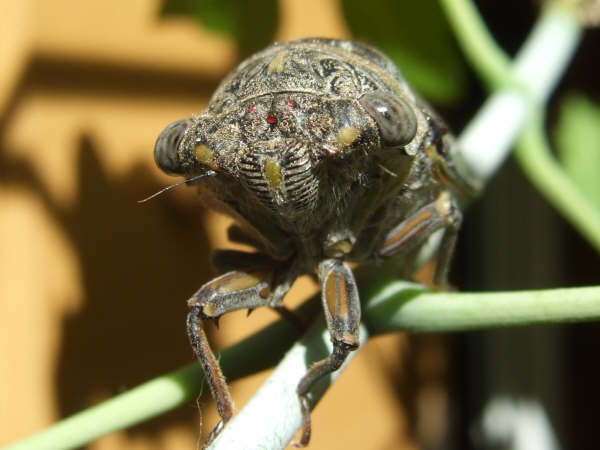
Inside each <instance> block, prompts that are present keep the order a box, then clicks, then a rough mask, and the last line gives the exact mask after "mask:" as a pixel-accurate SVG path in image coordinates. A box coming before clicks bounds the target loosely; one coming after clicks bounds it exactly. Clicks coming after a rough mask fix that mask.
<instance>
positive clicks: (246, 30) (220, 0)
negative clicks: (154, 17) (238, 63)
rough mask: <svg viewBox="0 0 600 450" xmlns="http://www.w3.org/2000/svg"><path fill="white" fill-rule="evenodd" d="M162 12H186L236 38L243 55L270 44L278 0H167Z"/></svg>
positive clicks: (205, 24) (273, 33) (167, 13)
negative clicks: (259, 0) (256, 0)
mask: <svg viewBox="0 0 600 450" xmlns="http://www.w3.org/2000/svg"><path fill="white" fill-rule="evenodd" d="M161 15H162V16H169V15H183V16H188V17H190V18H191V19H193V20H195V21H197V22H199V23H200V24H202V26H204V27H206V28H208V29H210V30H212V31H215V32H217V33H221V34H224V35H226V36H229V37H231V38H233V39H235V40H236V41H237V44H238V48H239V50H240V54H241V56H242V57H246V56H249V55H250V54H252V53H254V52H256V51H257V50H260V49H262V48H263V47H265V46H267V45H268V44H269V43H270V42H271V41H272V40H273V36H274V35H275V31H276V30H277V20H278V15H279V7H278V3H277V0H263V1H261V2H249V1H247V0H165V1H164V3H163V7H162V10H161Z"/></svg>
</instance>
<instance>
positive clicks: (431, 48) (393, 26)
mask: <svg viewBox="0 0 600 450" xmlns="http://www.w3.org/2000/svg"><path fill="white" fill-rule="evenodd" d="M342 5H343V9H344V14H345V16H346V21H347V23H348V25H349V27H350V29H351V31H352V33H353V34H354V36H355V37H356V38H357V39H360V40H362V41H365V42H367V43H370V44H372V45H374V46H375V47H378V48H379V49H380V50H382V51H383V52H384V53H385V54H387V55H388V56H389V57H390V58H391V59H392V60H393V61H394V62H395V63H396V64H397V65H398V67H399V68H400V70H401V71H402V73H403V74H404V76H405V77H406V79H407V80H408V81H409V82H410V84H411V85H412V86H414V87H415V89H417V91H419V92H420V93H421V94H422V95H424V96H425V97H427V98H428V99H429V100H432V101H435V102H437V103H446V104H449V103H454V102H456V101H458V100H459V99H460V97H461V96H462V95H463V93H464V91H465V88H466V73H467V72H466V66H465V63H464V61H463V59H462V56H461V53H460V52H459V50H458V47H457V46H456V44H455V42H454V38H453V35H452V33H451V30H450V28H449V26H448V24H447V22H446V19H445V16H444V14H443V12H442V10H441V8H440V6H439V4H438V2H437V1H435V0H422V1H420V2H407V1H398V0H375V1H364V0H343V2H342Z"/></svg>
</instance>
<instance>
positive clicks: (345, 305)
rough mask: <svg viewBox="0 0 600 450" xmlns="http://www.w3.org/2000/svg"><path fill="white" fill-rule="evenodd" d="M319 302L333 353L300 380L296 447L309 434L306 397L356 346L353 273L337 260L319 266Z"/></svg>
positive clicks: (357, 311)
mask: <svg viewBox="0 0 600 450" xmlns="http://www.w3.org/2000/svg"><path fill="white" fill-rule="evenodd" d="M319 279H320V280H321V299H322V301H323V309H324V311H325V319H326V321H327V326H328V328H329V332H330V334H331V340H332V342H333V352H332V353H331V355H329V356H328V357H327V358H325V359H323V360H321V361H319V362H317V363H315V364H313V365H312V367H311V368H310V369H309V371H308V372H307V373H306V375H304V377H302V379H301V380H300V383H298V387H297V389H296V392H297V393H298V398H299V399H300V407H301V409H302V420H303V424H302V435H301V437H300V441H299V442H297V443H294V446H296V447H305V446H306V445H307V444H308V442H309V440H310V434H311V422H310V405H309V403H308V398H307V394H308V392H309V391H310V390H311V388H312V387H313V385H314V384H315V383H316V382H317V381H318V380H319V379H321V378H322V377H324V376H326V375H329V374H330V373H332V372H334V371H336V370H338V369H339V368H340V366H341V365H342V364H343V363H344V361H345V360H346V357H347V356H348V354H349V353H350V352H351V351H353V350H356V349H357V348H358V345H359V341H358V327H359V324H360V300H359V297H358V289H357V287H356V282H355V281H354V275H353V274H352V270H351V269H350V267H348V265H347V264H346V263H344V262H343V261H340V260H337V259H326V260H324V261H322V262H321V264H319Z"/></svg>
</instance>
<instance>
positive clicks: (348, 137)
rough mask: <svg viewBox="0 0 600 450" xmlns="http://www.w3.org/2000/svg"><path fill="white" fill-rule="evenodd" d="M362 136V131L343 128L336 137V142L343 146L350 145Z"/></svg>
mask: <svg viewBox="0 0 600 450" xmlns="http://www.w3.org/2000/svg"><path fill="white" fill-rule="evenodd" d="M359 135H360V130H359V129H358V128H354V127H342V128H340V130H339V131H338V134H337V135H336V136H335V140H336V141H337V142H338V143H339V144H342V145H350V144H352V143H353V142H354V141H356V138H358V136H359Z"/></svg>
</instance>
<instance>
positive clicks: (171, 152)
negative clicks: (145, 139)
mask: <svg viewBox="0 0 600 450" xmlns="http://www.w3.org/2000/svg"><path fill="white" fill-rule="evenodd" d="M189 123H190V122H189V121H188V120H185V119H184V120H178V121H177V122H173V123H172V124H170V125H167V127H166V128H165V129H164V130H163V131H162V132H161V133H160V135H159V136H158V139H157V140H156V144H155V145H154V161H156V164H157V165H158V167H160V169H161V170H163V171H164V172H166V173H168V174H171V175H181V174H182V173H183V168H182V166H181V164H180V163H179V158H178V157H177V150H178V149H179V144H180V143H181V140H182V139H183V135H184V134H185V130H187V128H188V125H189Z"/></svg>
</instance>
